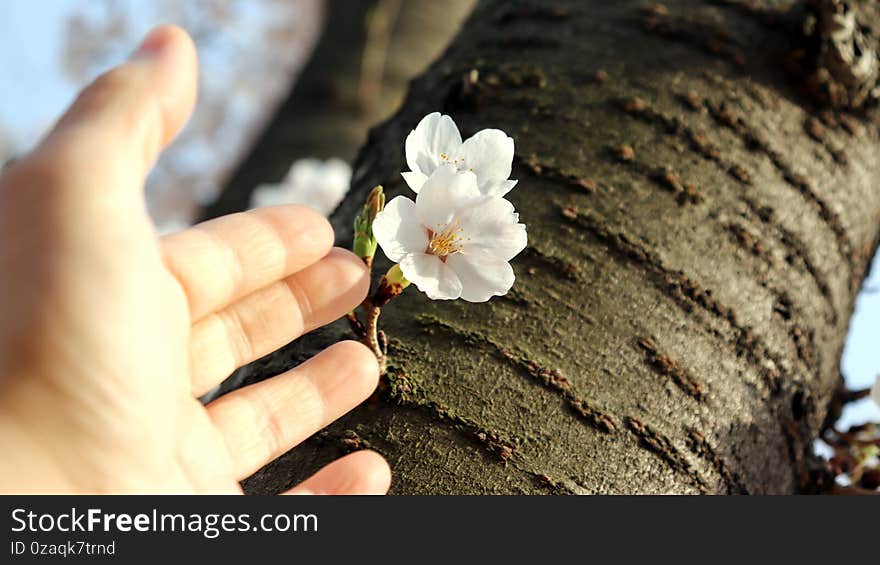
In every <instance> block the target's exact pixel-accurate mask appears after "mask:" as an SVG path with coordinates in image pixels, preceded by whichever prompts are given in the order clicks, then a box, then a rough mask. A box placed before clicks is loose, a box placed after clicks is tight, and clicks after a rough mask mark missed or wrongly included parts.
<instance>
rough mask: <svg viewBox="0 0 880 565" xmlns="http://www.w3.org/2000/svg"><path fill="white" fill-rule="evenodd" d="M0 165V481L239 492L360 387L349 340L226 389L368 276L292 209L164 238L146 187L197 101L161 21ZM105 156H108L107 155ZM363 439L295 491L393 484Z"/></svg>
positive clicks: (362, 359) (320, 225)
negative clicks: (219, 393)
mask: <svg viewBox="0 0 880 565" xmlns="http://www.w3.org/2000/svg"><path fill="white" fill-rule="evenodd" d="M141 51H142V52H144V51H146V55H147V56H146V57H139V58H138V59H136V60H135V61H133V62H130V63H128V64H126V65H124V66H122V67H120V68H118V69H116V70H115V71H112V72H111V73H110V74H108V75H105V76H104V77H102V78H101V79H99V80H98V81H97V82H96V83H95V84H94V85H93V86H92V87H90V88H89V89H88V90H87V91H86V92H85V93H84V94H83V95H82V96H81V97H80V98H79V99H78V100H77V102H76V103H75V104H74V106H73V107H72V108H71V110H70V111H69V112H68V114H67V115H66V116H65V117H64V118H62V120H61V121H60V123H59V124H58V126H56V129H55V130H54V131H53V133H52V134H51V135H50V136H49V137H48V138H47V139H46V140H45V141H44V142H43V143H42V144H41V145H40V147H38V148H37V150H35V152H34V153H33V154H32V155H30V156H28V157H27V158H25V159H22V160H21V161H20V162H17V163H15V164H14V165H13V166H11V167H10V168H9V169H8V170H7V171H5V172H4V174H3V175H2V177H0V288H2V289H3V292H2V294H0V310H2V311H3V312H4V313H5V315H4V317H3V320H0V375H2V377H0V387H2V391H0V392H2V394H0V441H2V443H4V444H5V445H6V446H7V447H8V449H7V450H6V453H9V454H11V456H10V457H9V458H8V459H7V460H6V461H5V463H0V482H2V483H3V484H4V485H5V487H6V488H5V489H4V490H7V491H8V490H40V491H78V492H132V491H152V492H240V491H241V489H240V487H239V485H238V481H240V480H241V479H243V478H245V477H247V476H248V475H250V474H251V473H253V472H254V471H255V470H257V469H258V468H259V467H261V466H262V465H263V464H265V463H267V462H268V461H271V460H272V459H274V458H275V457H277V456H279V455H281V454H282V453H284V452H285V451H287V450H288V449H290V448H291V447H293V446H294V445H296V444H297V443H299V442H300V441H302V440H303V439H305V438H306V437H307V436H308V435H310V434H311V433H313V432H315V431H317V430H318V429H320V428H321V427H323V426H324V425H326V424H327V423H329V422H330V421H332V420H333V419H335V418H336V417H338V416H339V415H341V414H342V413H344V412H345V411H347V410H349V409H350V408H352V407H353V406H354V405H356V404H357V403H358V402H360V401H361V400H363V399H364V398H365V397H366V396H367V395H369V393H370V392H371V391H372V389H373V388H374V387H375V384H376V379H377V370H376V363H375V359H374V358H373V357H372V354H371V353H370V352H369V351H368V350H366V348H364V347H363V346H361V345H360V344H357V343H353V342H344V343H340V344H337V345H336V346H333V347H331V348H329V349H328V350H326V351H324V352H323V353H321V354H320V355H318V356H316V357H315V358H314V359H312V360H310V361H309V362H307V363H304V364H303V365H301V366H299V367H297V368H295V369H293V370H291V371H288V372H287V373H285V374H283V375H279V376H278V377H275V378H273V379H269V380H268V381H264V382H262V383H259V384H256V385H252V386H249V387H246V388H244V389H241V390H239V391H236V392H234V393H232V394H229V395H226V396H224V397H222V398H220V399H218V400H216V401H214V402H212V403H211V404H209V405H208V406H202V404H201V403H200V402H199V401H198V396H199V395H201V394H203V393H204V392H205V391H207V390H209V389H210V388H212V387H213V386H215V385H216V384H218V383H219V382H220V381H221V380H222V379H223V378H224V377H225V376H227V375H228V374H229V373H230V372H231V371H232V370H234V369H235V368H236V367H238V366H241V365H243V364H245V363H248V362H250V361H252V360H255V359H257V358H259V357H261V356H263V355H265V354H267V353H269V352H271V351H273V350H274V349H277V348H278V347H280V346H282V345H284V344H285V343H287V342H289V341H291V340H292V339H294V338H296V337H298V336H299V335H301V334H302V333H304V332H307V331H309V330H310V329H313V328H314V327H317V326H320V325H323V324H326V323H328V322H330V321H332V320H333V319H335V318H337V317H339V316H340V315H342V314H344V313H345V312H346V311H348V310H349V309H350V308H352V307H353V306H355V305H356V304H357V303H359V302H360V300H361V299H362V298H363V296H364V295H365V293H366V291H367V286H368V280H367V276H366V273H365V270H364V269H363V266H362V265H361V264H360V262H359V260H358V259H357V258H356V257H354V256H353V255H351V254H350V253H348V252H346V251H343V250H339V249H332V248H331V246H332V240H333V233H332V230H331V229H330V227H329V225H328V224H327V222H326V220H324V219H323V218H322V217H321V216H319V215H317V214H316V213H314V212H311V211H309V210H308V209H305V208H301V207H295V206H286V207H278V208H269V209H264V210H258V211H254V212H250V213H247V214H238V215H233V216H229V217H226V218H221V219H218V220H214V221H212V222H208V223H205V224H202V225H200V226H197V227H195V228H192V229H190V230H186V231H184V232H181V233H178V234H173V235H170V236H166V237H164V238H162V239H158V238H157V237H156V235H155V232H154V229H153V227H152V225H151V223H150V221H149V218H148V216H147V214H146V212H145V211H144V209H143V203H142V196H141V192H140V188H141V186H142V184H143V178H144V176H145V174H146V171H147V170H148V169H149V167H150V165H151V163H152V161H153V160H154V158H155V156H156V153H157V152H158V150H159V149H160V148H161V147H162V146H164V145H165V144H166V143H167V142H168V141H169V140H170V138H171V137H173V135H174V134H175V133H176V131H177V130H178V129H179V128H180V127H181V125H182V123H183V122H184V121H185V119H186V116H187V115H188V114H189V111H190V109H191V106H192V103H193V100H194V91H195V86H194V84H193V82H194V78H193V77H194V76H195V57H194V53H193V50H192V46H191V43H190V42H189V40H188V38H186V36H185V35H184V34H182V32H180V31H179V30H176V29H174V28H160V29H159V30H157V31H156V32H154V33H153V34H151V35H150V36H149V37H148V39H147V40H146V41H145V43H144V48H142V49H141ZM99 155H100V156H103V158H101V159H96V156H99ZM388 480H389V476H388V470H387V465H386V464H385V462H384V461H383V460H382V459H381V458H380V457H379V456H377V455H376V454H373V453H370V452H361V453H356V454H352V455H350V456H348V457H345V458H343V459H341V460H339V461H337V462H335V463H333V464H331V465H329V466H328V467H326V468H325V469H324V470H322V471H321V472H319V473H318V474H316V475H315V476H313V477H312V478H311V479H309V480H307V481H306V482H305V483H303V484H302V485H300V486H299V487H297V489H294V490H295V491H299V492H384V491H385V490H386V489H387V485H388Z"/></svg>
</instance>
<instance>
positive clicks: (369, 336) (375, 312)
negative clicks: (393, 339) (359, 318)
mask: <svg viewBox="0 0 880 565" xmlns="http://www.w3.org/2000/svg"><path fill="white" fill-rule="evenodd" d="M361 306H362V307H363V309H364V312H365V314H366V317H365V320H364V338H363V341H364V344H365V345H366V346H367V347H369V348H370V350H371V351H372V352H373V354H374V355H375V356H376V361H377V362H378V363H379V375H384V374H385V371H386V370H387V368H388V355H387V352H386V349H385V348H384V347H383V346H382V342H383V341H385V340H384V339H380V337H379V334H380V333H381V334H382V336H383V337H384V335H385V334H384V332H382V331H381V330H379V314H381V313H382V309H381V308H380V307H379V306H376V305H375V304H373V301H372V300H370V299H369V298H367V299H366V300H364V303H363V304H362V305H361Z"/></svg>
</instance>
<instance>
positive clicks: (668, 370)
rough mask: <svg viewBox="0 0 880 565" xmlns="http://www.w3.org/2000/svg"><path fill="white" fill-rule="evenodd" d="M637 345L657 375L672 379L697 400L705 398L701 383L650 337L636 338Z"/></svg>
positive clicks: (700, 400)
mask: <svg viewBox="0 0 880 565" xmlns="http://www.w3.org/2000/svg"><path fill="white" fill-rule="evenodd" d="M636 345H638V346H639V347H640V348H641V349H642V350H644V352H645V362H646V364H647V365H648V366H649V367H651V368H652V369H653V370H654V371H655V372H656V373H657V374H658V375H660V376H662V377H668V378H670V379H672V382H674V383H675V385H676V386H677V387H678V388H680V389H681V391H682V392H684V393H685V394H687V395H688V396H689V397H691V398H693V399H694V400H696V401H697V402H702V401H704V400H705V399H706V394H705V393H704V392H703V385H702V384H701V383H700V382H698V381H697V380H696V379H695V378H694V377H693V376H692V375H691V374H690V373H689V372H688V371H687V369H685V368H684V367H682V366H681V364H679V362H678V361H676V360H675V359H673V358H672V357H671V356H669V355H665V354H663V353H660V352H659V351H658V350H657V345H656V344H655V343H654V341H653V340H651V338H648V337H642V338H638V339H637V340H636Z"/></svg>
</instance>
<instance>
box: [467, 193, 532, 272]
mask: <svg viewBox="0 0 880 565" xmlns="http://www.w3.org/2000/svg"><path fill="white" fill-rule="evenodd" d="M456 217H457V219H458V221H459V222H460V226H461V228H462V230H463V232H462V234H463V237H464V250H465V251H466V252H467V251H470V252H474V253H476V252H480V251H482V252H486V253H489V254H490V255H492V256H494V257H497V258H498V259H501V260H504V261H510V260H511V259H513V258H514V257H515V256H516V255H517V254H518V253H519V252H520V251H522V250H523V249H524V248H525V246H526V243H527V241H528V237H527V236H526V226H525V225H524V224H520V223H518V222H519V214H517V213H516V212H515V211H514V208H513V204H511V203H510V202H509V201H507V200H505V199H503V198H500V197H497V196H492V197H486V198H483V199H482V200H480V201H478V202H477V203H475V204H474V205H473V206H471V207H469V208H467V209H464V210H461V211H459V212H458V215H457V216H456Z"/></svg>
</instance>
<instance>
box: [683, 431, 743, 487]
mask: <svg viewBox="0 0 880 565" xmlns="http://www.w3.org/2000/svg"><path fill="white" fill-rule="evenodd" d="M688 447H689V448H690V450H691V451H692V452H693V453H694V454H695V455H696V456H697V457H700V458H702V459H704V460H705V461H707V462H708V463H709V464H710V465H712V467H713V468H714V469H715V472H717V473H718V474H719V475H720V476H721V478H722V479H723V480H724V482H725V484H726V485H727V493H728V494H749V490H748V489H747V488H746V486H745V485H744V484H743V482H742V480H741V479H740V476H739V473H737V472H736V471H732V470H731V469H730V467H728V465H727V462H726V461H724V458H722V457H721V456H720V455H718V452H717V451H716V450H715V448H713V447H712V446H711V445H709V442H707V441H706V437H705V436H704V435H703V434H702V433H700V432H698V431H697V430H694V429H691V430H688Z"/></svg>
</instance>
